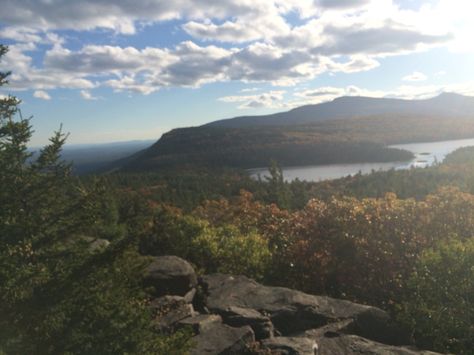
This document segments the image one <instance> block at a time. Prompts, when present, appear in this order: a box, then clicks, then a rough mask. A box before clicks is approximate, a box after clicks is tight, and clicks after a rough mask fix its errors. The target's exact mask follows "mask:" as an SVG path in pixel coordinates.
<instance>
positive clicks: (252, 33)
mask: <svg viewBox="0 0 474 355" xmlns="http://www.w3.org/2000/svg"><path fill="white" fill-rule="evenodd" d="M0 9H1V12H0V43H2V44H6V45H8V46H9V52H8V53H7V55H6V56H4V58H2V61H1V62H0V71H7V70H8V71H11V72H12V74H11V76H10V80H9V81H10V83H9V85H8V86H5V87H2V88H0V97H3V96H7V95H15V96H17V97H18V98H20V99H21V100H22V104H21V111H22V115H23V116H24V117H29V116H32V121H31V123H32V125H33V127H34V130H35V134H34V136H33V139H32V141H31V143H32V145H43V144H45V143H46V142H47V140H48V137H50V136H51V134H52V133H53V132H54V131H55V130H57V129H58V128H59V127H60V126H61V124H62V127H63V131H65V132H69V134H70V136H69V139H68V142H69V143H71V144H78V143H102V142H114V141H128V140H140V139H158V138H159V137H160V135H161V134H163V133H165V132H166V131H169V130H170V129H173V128H177V127H188V126H196V125H201V124H204V123H207V122H210V121H214V120H218V119H223V118H229V117H234V116H240V115H260V114H267V113H272V112H278V111H284V110H289V109H291V108H294V107H297V106H301V105H306V104H316V103H320V102H325V101H329V100H332V99H334V98H336V97H339V96H348V95H350V96H371V97H395V98H403V99H424V98H429V97H433V96H436V95H437V94H439V93H441V92H457V93H460V94H465V95H474V41H473V40H472V35H473V34H474V21H472V14H473V13H474V1H472V0H426V1H423V0H419V1H416V0H172V1H171V0H140V1H137V0H74V1H71V0H0Z"/></svg>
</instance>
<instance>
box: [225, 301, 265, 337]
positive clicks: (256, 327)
mask: <svg viewBox="0 0 474 355" xmlns="http://www.w3.org/2000/svg"><path fill="white" fill-rule="evenodd" d="M222 317H223V318H224V322H225V323H226V324H228V325H230V326H232V327H242V326H244V325H249V326H250V327H251V328H252V330H253V331H254V333H255V338H256V339H257V340H260V339H265V338H270V337H272V336H273V332H274V329H273V324H272V322H271V321H270V318H268V317H266V316H263V315H262V314H261V313H260V312H258V311H256V310H254V309H251V308H241V307H229V308H227V309H226V310H225V311H224V312H222Z"/></svg>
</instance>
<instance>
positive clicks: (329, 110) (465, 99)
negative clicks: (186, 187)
mask: <svg viewBox="0 0 474 355" xmlns="http://www.w3.org/2000/svg"><path fill="white" fill-rule="evenodd" d="M472 137H474V97H469V96H462V95H458V94H452V93H444V94H441V95H439V96H437V97H434V98H431V99H426V100H402V99H388V98H369V97H341V98H338V99H335V100H333V101H331V102H327V103H322V104H318V105H307V106H302V107H298V108H295V109H293V110H290V111H287V112H281V113H276V114H272V115H265V116H243V117H235V118H231V119H226V120H219V121H214V122H211V123H208V124H205V125H203V126H200V127H190V128H179V129H174V130H172V131H170V132H168V133H165V134H164V135H163V136H162V137H161V138H160V139H159V140H158V141H157V142H156V143H155V144H153V145H152V146H151V147H149V148H148V149H145V150H143V151H141V152H139V153H137V154H135V155H134V156H132V157H130V158H128V159H124V160H122V161H121V162H120V164H119V167H121V168H122V169H125V170H134V171H135V170H161V171H162V170H166V169H170V168H171V169H182V168H187V167H190V168H195V167H207V168H216V167H219V168H221V167H225V168H227V167H230V168H255V167H262V166H268V165H269V163H270V161H271V160H276V161H278V162H279V163H280V164H281V165H283V166H302V165H319V164H335V163H360V162H389V161H405V160H409V159H411V157H412V155H411V153H409V152H407V151H402V150H399V149H393V148H389V147H387V146H388V145H390V144H397V143H412V142H429V141H443V140H449V139H461V138H472Z"/></svg>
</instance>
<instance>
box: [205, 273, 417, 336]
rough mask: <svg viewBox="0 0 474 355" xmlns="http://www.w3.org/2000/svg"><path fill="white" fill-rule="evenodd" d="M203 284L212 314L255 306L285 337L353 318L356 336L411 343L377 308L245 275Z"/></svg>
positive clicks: (219, 277) (220, 277) (209, 277)
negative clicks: (277, 284)
mask: <svg viewBox="0 0 474 355" xmlns="http://www.w3.org/2000/svg"><path fill="white" fill-rule="evenodd" d="M201 283H202V285H203V288H204V290H205V291H206V293H207V300H206V306H207V308H208V309H209V310H210V311H211V312H212V313H217V314H220V315H225V314H226V312H227V310H228V309H229V307H239V308H249V309H253V310H256V311H258V312H259V313H260V314H262V315H263V316H267V317H269V318H270V320H271V322H272V323H273V325H274V326H275V328H276V330H277V331H278V332H279V333H280V334H281V335H284V336H289V335H291V334H294V333H298V332H302V331H305V330H308V329H314V328H320V327H323V326H325V325H327V324H329V323H332V322H337V321H340V320H344V319H352V320H353V321H354V324H353V329H354V333H355V334H357V335H361V336H363V337H367V338H369V339H373V340H376V341H380V342H383V343H388V344H393V345H402V344H410V339H409V337H408V335H406V334H405V333H403V332H402V331H400V330H399V329H397V328H396V327H395V326H394V325H393V324H392V322H391V320H390V317H389V315H388V314H387V313H386V312H384V311H382V310H381V309H379V308H376V307H371V306H365V305H361V304H356V303H353V302H349V301H344V300H338V299H334V298H331V297H325V296H314V295H309V294H306V293H303V292H300V291H295V290H291V289H288V288H284V287H267V286H263V285H261V284H259V283H257V282H256V281H254V280H251V279H249V278H247V277H245V276H231V275H225V274H212V275H206V276H203V277H202V280H201Z"/></svg>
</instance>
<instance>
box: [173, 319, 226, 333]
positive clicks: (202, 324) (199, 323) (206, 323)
mask: <svg viewBox="0 0 474 355" xmlns="http://www.w3.org/2000/svg"><path fill="white" fill-rule="evenodd" d="M216 323H217V324H221V323H222V318H221V316H218V315H216V314H199V315H197V316H194V317H189V318H185V319H183V320H181V321H179V322H178V327H179V328H182V327H188V328H191V330H192V331H193V333H194V334H196V335H197V334H201V333H203V332H205V331H206V330H208V329H209V328H211V327H212V326H213V325H214V324H216Z"/></svg>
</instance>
